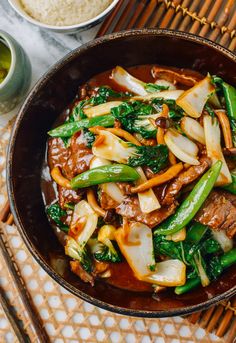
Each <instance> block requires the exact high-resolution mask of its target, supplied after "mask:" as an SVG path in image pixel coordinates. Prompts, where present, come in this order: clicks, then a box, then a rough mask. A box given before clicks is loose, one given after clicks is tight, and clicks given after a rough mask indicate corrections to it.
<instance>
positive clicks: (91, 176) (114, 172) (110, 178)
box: [71, 164, 140, 189]
mask: <svg viewBox="0 0 236 343" xmlns="http://www.w3.org/2000/svg"><path fill="white" fill-rule="evenodd" d="M139 177H140V175H139V173H138V172H137V171H136V170H135V169H134V168H132V167H130V166H127V165H125V164H112V165H105V166H101V167H97V168H93V169H90V170H88V171H86V172H84V173H82V174H79V175H77V176H75V177H74V178H73V179H72V180H71V187H72V188H74V189H77V188H85V187H90V186H94V185H99V184H101V183H107V182H123V181H135V180H137V179H138V178H139Z"/></svg>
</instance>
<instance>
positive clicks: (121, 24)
mask: <svg viewBox="0 0 236 343" xmlns="http://www.w3.org/2000/svg"><path fill="white" fill-rule="evenodd" d="M135 2H136V1H135V0H129V1H128V3H127V5H126V6H125V8H124V9H123V12H122V14H121V16H120V18H119V20H118V22H117V23H116V25H115V27H114V29H113V32H117V31H121V30H122V29H123V28H124V25H125V22H127V20H128V18H129V16H130V12H131V11H132V9H133V7H134V5H135Z"/></svg>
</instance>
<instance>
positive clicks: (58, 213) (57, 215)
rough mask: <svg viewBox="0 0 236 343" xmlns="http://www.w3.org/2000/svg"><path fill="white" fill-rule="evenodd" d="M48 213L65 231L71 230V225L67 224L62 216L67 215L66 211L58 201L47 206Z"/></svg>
mask: <svg viewBox="0 0 236 343" xmlns="http://www.w3.org/2000/svg"><path fill="white" fill-rule="evenodd" d="M46 212H47V215H48V216H49V217H50V218H51V219H52V220H53V221H54V222H55V223H56V224H57V226H58V227H59V228H60V229H61V230H62V231H64V232H68V231H69V227H68V226H67V225H65V224H64V223H63V222H62V220H61V218H62V217H65V216H66V215H67V213H66V211H64V210H63V209H62V208H61V207H60V206H59V204H58V203H56V204H52V205H50V206H48V207H47V209H46Z"/></svg>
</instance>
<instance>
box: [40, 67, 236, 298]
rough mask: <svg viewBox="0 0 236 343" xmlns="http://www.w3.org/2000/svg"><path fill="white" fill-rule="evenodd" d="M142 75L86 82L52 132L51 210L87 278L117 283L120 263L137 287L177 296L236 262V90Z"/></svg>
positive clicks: (207, 80) (208, 80)
mask: <svg viewBox="0 0 236 343" xmlns="http://www.w3.org/2000/svg"><path fill="white" fill-rule="evenodd" d="M138 68H139V69H138V70H139V74H140V75H141V74H142V73H141V72H142V71H143V72H144V77H143V79H140V78H136V77H135V76H134V75H133V73H132V70H134V69H131V71H126V70H124V69H123V68H122V67H120V66H117V67H116V68H114V69H113V70H112V71H111V72H109V73H108V72H107V73H105V74H104V75H105V76H106V77H105V76H104V77H100V78H99V77H98V79H99V80H100V81H99V83H98V82H97V83H96V82H95V81H94V80H95V79H91V80H90V81H89V82H88V83H87V84H86V85H84V86H83V87H81V88H80V92H79V95H78V96H77V97H76V99H75V101H74V103H73V104H72V105H71V106H70V109H69V110H68V111H67V113H66V116H64V119H65V120H64V123H63V124H62V125H60V126H58V127H55V128H54V129H52V130H51V131H49V133H48V134H49V136H50V138H49V141H48V165H49V168H50V174H51V178H52V180H53V183H54V185H56V187H57V199H56V200H54V201H52V203H51V204H48V205H47V207H46V211H47V214H48V216H49V218H50V221H51V223H52V224H53V225H54V226H56V228H57V230H58V231H59V230H60V231H61V232H64V242H65V254H66V255H68V256H69V257H70V258H71V261H70V266H71V270H72V271H73V272H74V273H75V274H77V275H78V276H79V277H80V278H81V279H82V280H83V281H85V282H90V283H91V284H92V285H93V284H94V282H95V280H96V279H97V278H100V279H101V278H103V279H104V280H106V281H107V282H110V280H112V278H113V276H114V274H115V275H117V274H119V270H120V274H122V270H124V268H121V266H124V264H125V265H126V266H127V268H126V272H127V275H126V278H127V279H128V280H129V279H130V283H129V286H130V288H132V287H131V284H132V282H131V281H132V280H134V279H136V280H137V282H139V283H140V284H142V285H143V286H147V289H148V287H150V289H154V291H155V292H160V291H163V290H165V289H166V288H167V287H174V288H173V289H174V292H175V293H176V294H178V295H179V294H183V293H185V292H188V291H190V290H191V289H193V288H195V287H197V286H199V285H202V286H203V287H206V286H208V285H209V284H210V282H211V281H213V280H215V279H217V278H218V277H219V276H220V275H221V274H222V273H223V272H224V270H225V269H226V268H227V267H229V266H230V265H232V264H234V263H236V248H235V247H234V241H233V237H234V235H235V233H236V89H235V88H234V87H232V86H231V85H229V84H227V83H226V82H225V81H224V80H223V79H221V78H220V77H217V76H212V75H209V74H208V75H207V76H205V77H204V76H202V75H201V74H199V73H197V72H194V71H190V70H182V69H177V68H170V67H160V66H140V67H138ZM136 76H137V74H136ZM120 276H121V275H120ZM113 279H114V278H113ZM113 281H114V280H113ZM113 284H115V285H118V283H117V284H116V282H113ZM142 289H145V287H144V288H142Z"/></svg>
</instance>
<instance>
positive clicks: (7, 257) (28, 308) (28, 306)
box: [0, 202, 49, 343]
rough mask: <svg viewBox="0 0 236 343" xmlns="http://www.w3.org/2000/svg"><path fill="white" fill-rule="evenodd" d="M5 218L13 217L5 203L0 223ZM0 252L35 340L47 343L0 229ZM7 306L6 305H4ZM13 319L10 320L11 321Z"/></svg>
mask: <svg viewBox="0 0 236 343" xmlns="http://www.w3.org/2000/svg"><path fill="white" fill-rule="evenodd" d="M6 218H8V219H9V218H11V219H10V221H9V222H11V221H12V220H13V217H12V216H11V214H10V206H9V202H7V203H6V205H5V206H4V208H3V210H2V212H1V214H0V221H3V220H5V219H6ZM0 250H1V253H2V256H3V259H4V261H5V264H6V266H7V267H8V270H9V272H10V274H11V277H12V279H13V281H14V284H15V286H16V288H17V290H18V292H19V296H20V298H21V301H22V303H23V304H24V306H25V308H26V311H27V313H28V315H29V318H30V320H31V323H32V325H33V327H34V329H35V332H36V334H37V338H38V340H39V342H40V343H48V342H49V337H48V335H47V333H46V331H45V330H44V328H43V325H42V324H41V319H40V318H39V316H38V315H37V311H36V309H35V307H34V304H33V302H32V299H31V298H30V295H29V294H28V292H27V290H26V287H25V285H24V284H23V281H22V280H21V278H20V276H19V274H18V272H17V270H16V267H15V265H14V262H13V261H12V259H11V257H10V255H9V253H8V250H7V248H6V245H5V243H4V241H3V233H2V230H1V229H0ZM5 305H6V306H7V303H6V304H5ZM13 319H14V318H12V320H13ZM15 327H17V323H16V325H15V326H14V327H13V329H14V330H15ZM17 334H18V332H16V335H17Z"/></svg>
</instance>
